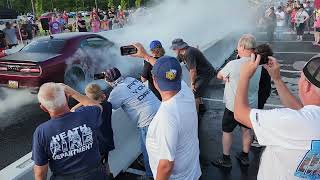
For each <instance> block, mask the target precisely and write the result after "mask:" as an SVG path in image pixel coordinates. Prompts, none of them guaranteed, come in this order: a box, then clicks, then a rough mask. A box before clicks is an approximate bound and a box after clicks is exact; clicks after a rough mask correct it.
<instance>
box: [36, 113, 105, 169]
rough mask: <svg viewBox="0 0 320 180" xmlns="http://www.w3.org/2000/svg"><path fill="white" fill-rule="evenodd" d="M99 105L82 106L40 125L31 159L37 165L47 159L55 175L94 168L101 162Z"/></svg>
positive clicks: (46, 161)
mask: <svg viewBox="0 0 320 180" xmlns="http://www.w3.org/2000/svg"><path fill="white" fill-rule="evenodd" d="M100 111H101V110H100V108H99V107H84V108H82V109H81V110H80V111H78V112H74V113H67V114H64V115H63V116H61V117H58V118H53V119H51V120H49V121H47V122H45V123H43V124H41V125H40V126H39V127H38V128H37V129H36V131H35V133H34V136H33V147H32V159H33V160H34V161H35V164H36V165H38V166H43V165H45V164H47V163H48V162H49V166H50V169H51V171H52V172H53V174H54V175H68V174H74V173H78V172H82V171H85V170H87V169H91V168H96V167H97V166H98V165H99V162H100V154H99V147H98V141H97V134H96V129H97V123H98V121H99V120H100V113H101V112H100Z"/></svg>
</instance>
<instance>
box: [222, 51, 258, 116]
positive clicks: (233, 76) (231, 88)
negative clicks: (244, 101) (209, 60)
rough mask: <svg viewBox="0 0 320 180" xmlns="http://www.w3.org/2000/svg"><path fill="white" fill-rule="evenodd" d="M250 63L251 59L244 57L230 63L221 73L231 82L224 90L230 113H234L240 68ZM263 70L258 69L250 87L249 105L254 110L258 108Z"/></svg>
mask: <svg viewBox="0 0 320 180" xmlns="http://www.w3.org/2000/svg"><path fill="white" fill-rule="evenodd" d="M248 61H250V57H244V58H241V59H236V60H233V61H230V62H229V63H228V64H227V65H226V66H225V67H224V68H223V69H222V70H221V71H220V72H221V73H222V74H223V76H225V77H229V82H226V84H225V89H224V101H225V103H226V107H227V108H228V109H229V110H230V111H232V112H233V111H234V99H235V95H236V91H237V87H238V82H239V78H240V68H241V65H242V64H243V63H246V62H248ZM261 68H262V67H258V69H257V71H256V73H255V74H254V76H253V77H252V78H251V80H250V86H249V92H248V94H249V104H250V106H251V107H253V108H257V107H258V91H259V81H260V76H261Z"/></svg>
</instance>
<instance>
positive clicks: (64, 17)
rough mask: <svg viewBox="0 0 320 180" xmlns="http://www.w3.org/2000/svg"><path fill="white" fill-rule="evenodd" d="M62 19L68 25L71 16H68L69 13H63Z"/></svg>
mask: <svg viewBox="0 0 320 180" xmlns="http://www.w3.org/2000/svg"><path fill="white" fill-rule="evenodd" d="M62 18H63V19H64V22H65V23H66V25H68V23H69V16H68V14H67V11H63V14H62Z"/></svg>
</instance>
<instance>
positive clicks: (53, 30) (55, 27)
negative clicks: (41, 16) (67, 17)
mask: <svg viewBox="0 0 320 180" xmlns="http://www.w3.org/2000/svg"><path fill="white" fill-rule="evenodd" d="M61 32H62V31H61V26H60V23H59V21H57V19H56V16H55V15H53V16H52V17H51V21H50V23H49V33H50V35H52V34H59V33H61Z"/></svg>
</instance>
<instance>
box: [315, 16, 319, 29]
mask: <svg viewBox="0 0 320 180" xmlns="http://www.w3.org/2000/svg"><path fill="white" fill-rule="evenodd" d="M314 27H316V28H320V17H317V19H316V21H315V22H314Z"/></svg>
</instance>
